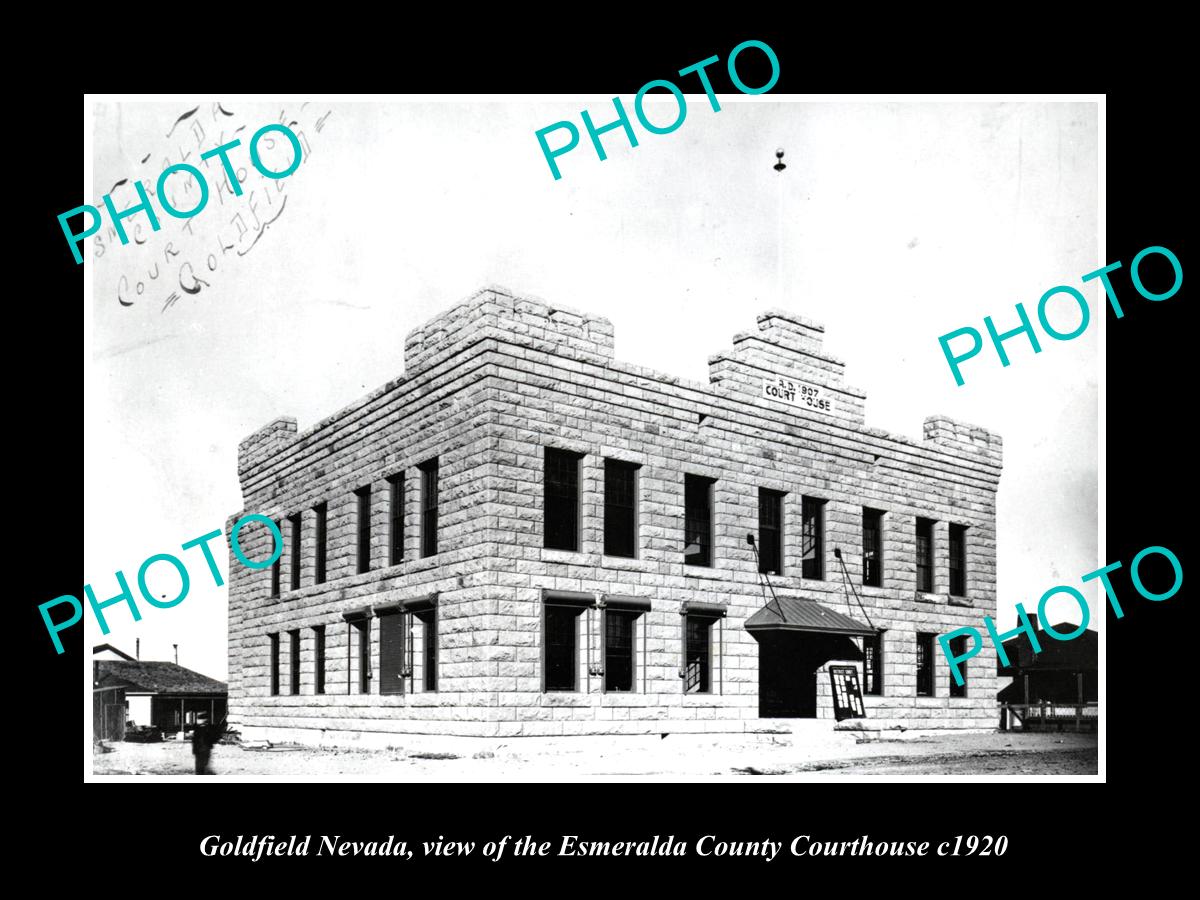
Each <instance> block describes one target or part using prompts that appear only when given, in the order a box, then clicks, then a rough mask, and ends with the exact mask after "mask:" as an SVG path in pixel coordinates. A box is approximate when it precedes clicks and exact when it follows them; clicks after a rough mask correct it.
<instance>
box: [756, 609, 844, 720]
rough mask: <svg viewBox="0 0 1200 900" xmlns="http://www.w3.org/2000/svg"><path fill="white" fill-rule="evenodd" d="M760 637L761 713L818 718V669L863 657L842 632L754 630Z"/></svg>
mask: <svg viewBox="0 0 1200 900" xmlns="http://www.w3.org/2000/svg"><path fill="white" fill-rule="evenodd" d="M751 634H753V635H754V637H755V639H756V640H757V641H758V715H759V717H760V718H764V719H768V718H770V719H815V718H816V717H817V669H819V668H820V667H821V666H823V665H824V664H825V663H827V662H829V661H830V660H831V659H836V660H851V661H853V660H861V659H862V652H861V651H860V650H859V649H858V645H857V644H856V643H855V642H854V641H853V640H851V639H850V638H848V637H846V636H845V635H838V634H819V633H814V632H804V631H787V630H780V631H754V632H751Z"/></svg>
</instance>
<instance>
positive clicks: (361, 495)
mask: <svg viewBox="0 0 1200 900" xmlns="http://www.w3.org/2000/svg"><path fill="white" fill-rule="evenodd" d="M354 496H355V497H357V498H358V571H359V573H362V572H369V571H370V570H371V486H370V485H369V484H368V485H367V486H366V487H360V488H359V489H358V490H357V491H355V492H354Z"/></svg>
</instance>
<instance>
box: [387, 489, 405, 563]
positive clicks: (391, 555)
mask: <svg viewBox="0 0 1200 900" xmlns="http://www.w3.org/2000/svg"><path fill="white" fill-rule="evenodd" d="M402 562H404V473H403V472H400V473H398V474H396V475H393V476H392V477H391V478H389V479H388V565H389V566H398V565H400V563H402Z"/></svg>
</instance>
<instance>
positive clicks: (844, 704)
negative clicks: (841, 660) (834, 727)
mask: <svg viewBox="0 0 1200 900" xmlns="http://www.w3.org/2000/svg"><path fill="white" fill-rule="evenodd" d="M829 678H830V681H832V683H833V714H834V716H836V717H837V720H838V721H839V722H840V721H842V719H865V718H866V716H867V711H866V709H864V708H863V699H862V691H861V690H860V689H859V686H858V667H857V666H830V667H829Z"/></svg>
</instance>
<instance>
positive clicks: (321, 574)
mask: <svg viewBox="0 0 1200 900" xmlns="http://www.w3.org/2000/svg"><path fill="white" fill-rule="evenodd" d="M313 513H314V514H315V515H316V520H317V521H316V541H315V543H316V548H315V549H316V555H315V557H314V558H313V581H314V582H315V583H317V584H324V583H325V561H326V556H327V553H328V551H327V542H328V532H327V530H326V529H327V527H328V517H329V507H328V506H327V505H326V504H324V503H318V504H317V505H316V506H314V507H313Z"/></svg>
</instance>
